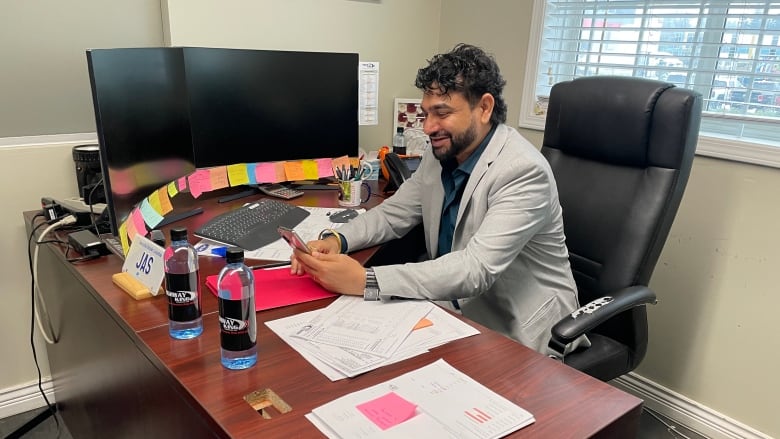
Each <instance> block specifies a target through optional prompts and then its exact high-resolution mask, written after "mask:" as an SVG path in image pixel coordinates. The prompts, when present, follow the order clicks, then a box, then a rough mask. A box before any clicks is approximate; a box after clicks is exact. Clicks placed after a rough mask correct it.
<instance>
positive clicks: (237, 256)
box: [225, 247, 244, 264]
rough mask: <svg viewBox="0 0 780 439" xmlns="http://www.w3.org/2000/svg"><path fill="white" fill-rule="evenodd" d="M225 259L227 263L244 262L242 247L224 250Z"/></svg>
mask: <svg viewBox="0 0 780 439" xmlns="http://www.w3.org/2000/svg"><path fill="white" fill-rule="evenodd" d="M225 260H226V262H227V263H228V264H230V263H234V262H244V249H242V248H240V247H230V248H229V249H227V251H225Z"/></svg>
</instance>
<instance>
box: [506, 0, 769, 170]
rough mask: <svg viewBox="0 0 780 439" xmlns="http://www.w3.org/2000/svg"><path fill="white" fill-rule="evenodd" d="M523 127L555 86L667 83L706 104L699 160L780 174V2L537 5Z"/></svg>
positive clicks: (538, 117)
mask: <svg viewBox="0 0 780 439" xmlns="http://www.w3.org/2000/svg"><path fill="white" fill-rule="evenodd" d="M528 53H529V60H528V63H527V65H526V74H525V84H524V93H523V96H524V98H523V102H522V104H521V116H520V126H522V127H526V128H537V129H542V128H544V116H545V110H546V100H547V97H548V96H549V93H550V88H551V87H552V86H553V84H555V83H557V82H560V81H565V80H570V79H573V78H576V77H581V76H591V75H625V76H637V77H643V78H651V79H658V80H663V81H667V82H671V83H673V84H675V85H676V86H678V87H687V88H691V89H693V90H696V91H698V92H699V93H701V94H702V97H703V98H704V109H703V111H704V112H703V115H702V116H703V117H702V126H701V132H700V134H701V135H700V140H699V147H698V150H697V152H698V153H700V154H705V155H712V156H716V157H722V158H729V159H734V160H740V161H746V162H750V163H759V164H765V165H770V166H776V167H780V1H745V0H743V1H734V0H534V18H533V23H532V29H531V42H530V44H529V50H528Z"/></svg>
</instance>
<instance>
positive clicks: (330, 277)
mask: <svg viewBox="0 0 780 439" xmlns="http://www.w3.org/2000/svg"><path fill="white" fill-rule="evenodd" d="M328 240H329V238H326V239H325V240H322V241H312V242H311V243H310V244H309V247H311V248H312V254H311V255H307V254H306V253H303V252H301V251H300V250H294V251H293V259H292V261H293V263H294V265H293V266H292V267H293V268H291V270H292V272H293V273H294V274H303V273H304V272H305V273H308V274H309V276H311V277H312V279H314V281H315V282H317V283H318V284H320V285H322V286H323V287H324V288H325V289H326V290H328V291H333V292H336V293H341V294H349V295H353V296H362V295H363V290H364V289H365V288H366V269H365V268H363V266H362V265H360V262H358V261H356V260H354V259H352V258H351V257H349V256H347V255H341V254H338V251H333V252H331V253H324V252H322V251H320V250H319V247H317V246H316V243H320V242H326V241H328ZM329 248H330V249H332V247H329Z"/></svg>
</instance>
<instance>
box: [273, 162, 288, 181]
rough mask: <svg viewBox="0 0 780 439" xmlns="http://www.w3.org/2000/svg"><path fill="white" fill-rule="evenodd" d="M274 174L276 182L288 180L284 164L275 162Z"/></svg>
mask: <svg viewBox="0 0 780 439" xmlns="http://www.w3.org/2000/svg"><path fill="white" fill-rule="evenodd" d="M274 172H275V173H276V179H275V180H274V181H277V182H278V181H284V180H286V179H287V173H286V172H285V170H284V162H274Z"/></svg>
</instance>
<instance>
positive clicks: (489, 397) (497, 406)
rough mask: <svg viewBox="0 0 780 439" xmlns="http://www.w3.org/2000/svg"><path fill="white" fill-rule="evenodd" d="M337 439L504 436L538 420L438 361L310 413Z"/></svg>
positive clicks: (316, 423)
mask: <svg viewBox="0 0 780 439" xmlns="http://www.w3.org/2000/svg"><path fill="white" fill-rule="evenodd" d="M306 418H307V419H308V420H309V421H311V423H312V424H314V425H315V426H316V427H317V428H319V429H320V431H322V433H323V434H325V435H326V436H327V437H329V438H331V439H335V438H344V439H346V438H350V439H352V438H354V439H362V438H374V437H376V438H410V437H425V438H426V439H431V438H478V439H490V438H500V437H503V436H506V435H508V434H509V433H512V432H514V431H516V430H519V429H521V428H523V427H525V426H527V425H530V424H532V423H533V422H534V417H533V415H531V414H530V413H529V412H527V411H526V410H523V409H522V408H520V407H518V406H517V405H516V404H514V403H512V402H511V401H509V400H507V399H506V398H504V397H502V396H501V395H498V394H496V393H495V392H493V391H491V390H490V389H488V388H487V387H485V386H483V385H481V384H480V383H478V382H476V381H474V380H473V379H471V378H470V377H469V376H468V375H465V374H464V373H462V372H460V371H459V370H457V369H455V368H453V367H452V366H450V365H449V364H448V363H447V362H445V361H444V360H438V361H436V362H434V363H432V364H429V365H428V366H425V367H422V368H420V369H418V370H415V371H412V372H409V373H407V374H404V375H401V376H399V377H397V378H394V379H392V380H390V381H386V382H384V383H382V384H377V385H376V386H373V387H369V388H367V389H364V390H361V391H359V392H354V393H351V394H349V395H346V396H343V397H341V398H339V399H336V400H335V401H332V402H329V403H327V404H325V405H323V406H321V407H318V408H316V409H314V410H313V411H312V413H309V414H307V415H306Z"/></svg>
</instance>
